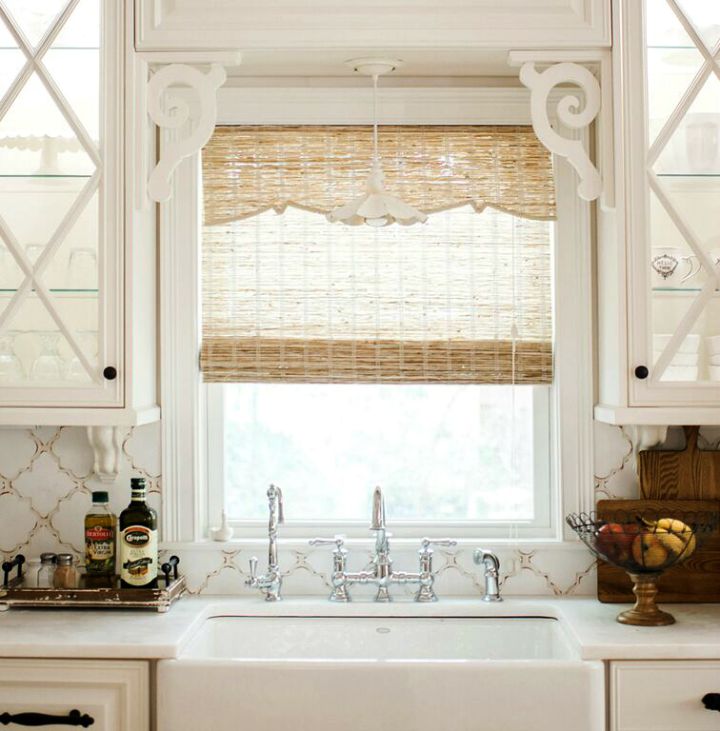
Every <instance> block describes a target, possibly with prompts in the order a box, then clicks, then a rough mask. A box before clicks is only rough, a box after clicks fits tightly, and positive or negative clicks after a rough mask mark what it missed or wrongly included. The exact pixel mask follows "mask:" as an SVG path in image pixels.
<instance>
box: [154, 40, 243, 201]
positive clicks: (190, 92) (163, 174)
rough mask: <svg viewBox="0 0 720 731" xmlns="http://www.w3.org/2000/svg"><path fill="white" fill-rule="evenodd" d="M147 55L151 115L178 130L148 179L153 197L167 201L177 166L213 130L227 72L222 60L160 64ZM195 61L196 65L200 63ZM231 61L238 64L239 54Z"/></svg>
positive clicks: (160, 124)
mask: <svg viewBox="0 0 720 731" xmlns="http://www.w3.org/2000/svg"><path fill="white" fill-rule="evenodd" d="M146 55H147V56H148V58H147V59H146V60H147V62H148V67H149V68H150V74H151V75H150V78H149V80H148V82H147V87H146V99H145V102H146V107H147V113H148V116H149V117H150V119H151V120H152V121H153V122H154V123H155V125H156V126H157V127H158V128H159V129H160V130H173V131H175V134H174V135H172V139H165V140H163V144H162V145H161V152H160V156H159V159H158V161H157V164H156V165H155V167H154V169H153V170H152V172H151V173H150V175H149V177H148V182H147V193H148V196H149V198H150V199H151V200H153V201H157V202H163V201H167V200H169V199H170V196H171V195H172V175H173V172H174V171H175V169H176V168H177V166H178V165H179V164H180V162H182V160H184V159H185V158H186V157H190V156H191V155H194V154H195V153H196V152H198V151H199V150H200V149H201V148H202V147H203V146H204V145H205V144H206V143H207V141H208V140H209V139H210V136H211V135H212V133H213V130H214V129H215V123H216V121H217V92H218V89H219V88H220V87H221V86H222V85H223V84H224V83H225V79H226V78H227V74H226V72H225V68H224V66H223V64H221V63H218V62H212V63H210V65H209V69H208V70H202V69H201V68H198V66H197V65H190V64H189V63H182V62H177V63H175V62H173V63H165V64H163V65H160V66H158V65H157V63H158V61H159V60H160V59H159V58H156V57H154V56H153V55H152V54H146ZM192 60H193V61H195V63H196V64H197V63H199V62H200V60H199V59H198V60H196V59H192ZM203 60H204V59H203ZM230 63H231V64H232V65H236V64H237V63H239V57H238V58H237V59H234V60H231V61H230ZM186 130H187V132H186Z"/></svg>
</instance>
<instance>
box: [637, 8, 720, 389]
mask: <svg viewBox="0 0 720 731" xmlns="http://www.w3.org/2000/svg"><path fill="white" fill-rule="evenodd" d="M719 54H720V3H717V2H708V1H707V0H646V2H645V69H646V81H647V84H646V99H645V107H646V112H647V113H646V119H645V134H646V144H645V150H646V154H645V174H646V188H647V199H646V200H647V206H646V216H647V220H646V232H647V238H648V240H649V249H648V250H646V256H647V257H648V258H647V259H646V261H645V266H646V271H645V276H646V281H648V282H649V287H648V291H649V292H650V297H649V304H648V305H647V311H646V318H645V322H646V323H648V324H649V328H648V330H649V332H647V336H648V340H647V341H646V342H645V343H644V349H645V352H646V354H647V361H648V363H647V365H648V371H649V376H648V378H647V382H646V384H645V386H644V387H645V388H647V389H650V390H652V389H658V388H659V389H660V390H656V391H655V396H657V395H658V394H662V396H660V399H654V400H666V401H669V402H673V401H687V400H688V393H690V391H688V389H687V387H688V386H689V385H692V386H693V389H692V394H693V396H692V398H694V399H695V400H696V401H698V402H702V401H703V399H714V398H716V396H717V391H715V392H713V389H717V388H719V387H720V55H719ZM683 387H684V388H683Z"/></svg>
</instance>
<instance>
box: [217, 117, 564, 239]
mask: <svg viewBox="0 0 720 731" xmlns="http://www.w3.org/2000/svg"><path fill="white" fill-rule="evenodd" d="M379 149H380V155H381V158H382V166H383V170H384V172H385V182H386V188H387V190H388V191H390V192H392V193H393V194H394V195H397V196H399V197H400V198H401V199H402V200H403V201H405V202H406V203H408V204H409V205H411V206H414V207H415V208H418V209H420V210H421V211H423V212H424V213H435V212H437V211H442V210H446V209H448V208H456V207H458V206H462V205H466V204H470V205H472V206H473V207H474V208H475V209H476V210H478V211H482V210H483V209H484V208H485V207H486V206H490V207H492V208H495V209H496V210H499V211H506V212H507V213H512V214H513V215H516V216H523V217H524V218H534V219H538V220H550V219H553V218H554V217H555V186H554V184H553V173H552V163H551V159H550V155H549V153H548V151H547V150H546V149H545V148H544V147H543V146H542V144H541V143H540V141H539V140H538V138H537V137H536V136H535V132H534V131H533V129H532V127H487V126H483V127H467V126H457V127H455V126H454V127H435V126H433V127H425V126H424V127H417V126H407V127H406V126H403V127H382V129H381V130H380V138H379ZM371 157H372V134H371V129H370V127H332V126H312V127H270V126H268V127H265V126H263V127H218V128H216V130H215V133H214V134H213V136H212V138H211V139H210V141H209V142H208V144H207V146H206V147H205V148H204V150H203V187H204V190H205V223H206V224H207V225H214V224H219V223H227V222H228V221H236V220H238V219H240V218H247V217H248V216H254V215H257V214H258V213H261V212H262V211H266V210H268V209H271V208H272V209H274V210H275V211H277V212H282V211H284V210H285V208H286V207H287V206H288V205H293V206H297V207H298V208H304V209H305V210H309V211H315V212H317V213H329V212H330V211H331V210H332V209H333V208H336V207H337V206H340V205H342V204H344V203H347V201H348V200H350V199H351V198H354V197H355V196H357V195H358V194H359V192H360V191H362V190H363V188H364V184H365V178H366V177H367V174H368V169H369V165H370V162H369V161H370V159H371Z"/></svg>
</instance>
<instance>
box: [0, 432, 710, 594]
mask: <svg viewBox="0 0 720 731" xmlns="http://www.w3.org/2000/svg"><path fill="white" fill-rule="evenodd" d="M678 439H680V440H681V439H682V437H681V436H680V435H678V433H677V432H675V433H672V434H671V437H670V440H669V441H678ZM701 444H702V446H703V447H704V448H720V433H718V431H717V430H716V429H715V430H705V431H704V432H703V439H702V443H701ZM122 457H123V459H122V466H121V472H120V475H119V477H118V481H117V483H116V485H117V486H118V489H112V487H111V490H110V499H111V507H112V509H113V510H114V511H115V512H116V513H119V512H120V511H121V510H122V509H123V508H124V507H125V505H126V504H127V500H128V490H127V489H126V486H127V485H128V483H129V479H130V477H133V476H140V477H145V478H146V480H147V483H148V487H149V502H150V503H151V504H152V505H153V506H154V507H155V508H159V507H160V502H161V499H162V476H161V444H160V425H159V424H150V425H147V426H141V427H136V428H133V429H127V430H126V431H125V432H124V433H123V438H122ZM594 472H595V491H596V494H597V496H598V498H620V497H634V496H636V494H637V478H636V476H635V470H634V459H633V454H632V446H631V444H630V441H629V440H628V438H627V437H626V436H625V434H624V433H623V431H622V430H621V429H620V428H619V427H614V426H607V425H605V424H599V423H596V424H595V470H594ZM97 489H104V487H103V486H102V485H101V483H100V482H98V481H97V480H96V478H95V477H94V476H93V454H92V451H91V450H90V447H89V446H88V442H87V438H86V435H85V430H84V429H83V428H80V427H38V428H35V429H23V428H3V429H0V555H2V557H3V559H5V558H7V557H9V556H11V555H14V554H15V553H18V552H22V553H24V554H25V555H26V556H28V557H33V556H37V555H38V554H39V553H40V552H42V551H55V552H58V551H67V552H71V553H75V554H77V555H78V556H80V555H81V554H82V551H83V539H82V518H83V516H84V514H85V513H86V511H87V509H88V507H89V505H90V502H91V498H90V493H91V492H92V491H93V490H97ZM497 548H498V550H497V553H498V555H499V557H500V559H501V564H502V574H503V591H504V593H506V594H508V595H510V594H551V595H566V594H593V593H594V592H595V580H594V575H595V572H594V561H593V560H592V558H591V556H590V555H589V553H588V552H587V551H586V550H585V548H584V547H583V546H582V545H581V544H577V545H573V546H572V547H568V546H567V544H565V545H562V546H558V545H550V546H548V547H546V548H545V547H543V548H538V547H537V546H535V547H533V548H528V547H523V546H522V544H519V545H517V546H514V547H513V546H507V545H506V546H502V547H497ZM177 553H179V554H180V556H181V560H182V566H183V568H184V571H185V574H186V576H187V579H188V585H189V588H190V590H191V592H193V593H200V592H205V593H209V594H228V593H229V594H240V593H247V592H249V591H251V590H249V589H247V588H246V587H245V585H244V581H245V578H246V576H247V560H248V558H249V557H250V555H252V554H254V553H258V554H259V555H261V556H262V552H261V551H260V550H258V547H257V545H254V546H247V545H244V544H243V543H242V542H237V543H235V542H234V543H231V544H213V543H208V544H204V545H199V546H197V547H192V548H184V549H182V550H179V551H177ZM393 556H394V560H395V563H396V565H397V566H398V567H402V568H407V569H408V570H414V569H415V563H416V562H417V557H416V551H415V549H414V548H404V547H401V546H400V544H397V547H396V548H395V550H394V551H393ZM368 557H369V554H368V553H367V552H363V551H362V550H354V551H352V552H351V559H352V560H351V563H350V568H351V569H353V568H360V567H361V566H362V565H363V564H364V563H366V562H367V559H368ZM353 561H354V562H355V563H356V564H357V565H356V566H354V565H353ZM280 563H281V568H282V569H283V572H284V574H285V580H284V586H283V589H284V593H285V594H286V595H288V596H289V595H293V594H298V595H307V594H323V593H325V592H326V591H327V590H328V587H329V581H328V574H329V572H330V568H331V561H330V554H329V552H328V551H326V550H323V549H311V548H309V547H308V549H307V550H305V549H302V550H301V549H300V548H296V549H293V548H292V547H291V548H283V549H282V550H281V556H280ZM263 565H264V558H261V566H263ZM435 566H436V574H437V581H436V590H437V592H438V594H439V595H440V596H442V595H446V596H448V595H462V594H481V593H482V579H481V577H480V575H479V573H478V571H477V567H475V566H473V564H472V551H471V550H469V549H457V550H455V549H449V550H442V551H441V550H438V551H436V561H435ZM371 591H372V589H371V588H370V587H362V588H358V590H357V591H356V595H357V596H362V595H363V594H367V593H369V592H371ZM408 591H409V590H408Z"/></svg>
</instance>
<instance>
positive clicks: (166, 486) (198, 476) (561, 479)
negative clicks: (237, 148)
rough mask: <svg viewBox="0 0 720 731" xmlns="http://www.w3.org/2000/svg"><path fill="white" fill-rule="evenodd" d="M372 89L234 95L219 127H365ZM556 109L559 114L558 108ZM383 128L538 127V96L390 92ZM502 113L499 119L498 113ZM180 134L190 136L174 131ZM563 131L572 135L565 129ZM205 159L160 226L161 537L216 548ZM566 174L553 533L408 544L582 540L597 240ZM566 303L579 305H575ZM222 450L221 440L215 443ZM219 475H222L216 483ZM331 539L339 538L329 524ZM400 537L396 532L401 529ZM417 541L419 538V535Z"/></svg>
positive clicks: (186, 171) (191, 169) (559, 246)
mask: <svg viewBox="0 0 720 731" xmlns="http://www.w3.org/2000/svg"><path fill="white" fill-rule="evenodd" d="M368 100H369V96H368V90H367V89H364V88H356V87H353V88H338V87H336V86H333V87H330V88H317V87H312V86H308V87H292V88H286V87H269V86H264V87H257V86H248V87H229V88H223V89H221V90H220V93H219V120H218V123H219V124H223V123H235V124H318V123H321V124H368V123H370V121H371V120H370V118H369V109H370V106H369V104H368ZM554 106H555V105H552V104H551V105H550V108H554ZM381 109H382V119H381V122H382V123H386V124H388V123H389V124H530V116H529V115H530V104H529V92H528V91H527V90H526V89H523V88H515V87H513V88H478V87H474V88H467V87H458V88H448V87H424V88H417V87H413V88H400V87H398V88H386V89H384V90H383V93H382V97H381ZM498 110H502V115H501V116H499V115H498ZM178 133H180V134H181V133H182V130H178V131H176V133H175V134H178ZM565 134H568V132H567V131H565ZM199 160H200V159H199V156H198V155H195V156H193V157H191V158H188V159H187V160H185V161H184V162H183V163H182V164H181V165H180V166H179V168H178V170H177V172H176V174H175V176H174V181H173V187H174V190H173V194H172V197H171V199H170V201H169V202H168V203H166V204H164V206H163V208H162V211H161V221H160V291H161V295H160V312H161V393H162V408H163V421H162V441H163V450H162V451H163V472H162V474H163V510H162V518H163V521H162V525H163V539H164V541H165V542H166V543H172V544H178V543H188V542H189V543H199V542H207V534H208V527H209V525H211V524H217V523H218V522H219V516H220V510H221V509H222V506H221V505H220V504H219V502H220V501H219V499H218V496H217V495H210V493H209V491H208V479H207V469H206V465H207V467H208V468H210V469H213V470H217V469H218V468H220V465H219V463H218V461H217V455H213V456H212V458H210V455H209V454H208V442H209V441H210V440H209V439H208V437H209V432H210V429H213V428H218V425H217V424H216V425H215V426H214V427H213V426H211V427H210V428H209V429H206V422H207V419H206V414H205V409H206V398H207V388H206V387H205V386H204V384H202V381H201V378H200V373H199V368H198V353H199V346H200V339H201V332H200V330H201V326H200V319H199V313H200V284H199V281H200V271H199V256H198V252H199V246H200V228H201V219H202V202H201V190H200V186H201V176H200V165H199ZM554 163H555V165H556V166H557V170H558V175H557V198H558V221H557V223H556V226H555V229H556V247H555V251H556V254H557V256H556V257H555V259H554V276H555V282H562V286H561V288H560V289H561V291H562V295H563V296H562V301H558V298H557V297H556V302H555V332H556V338H555V387H554V388H553V389H552V399H553V403H552V409H553V419H552V423H553V425H554V428H553V433H552V434H551V435H550V441H551V445H552V449H553V452H554V455H553V456H554V459H552V460H551V463H552V469H551V476H550V479H551V485H553V486H554V488H556V487H557V485H559V486H560V489H552V490H551V494H552V501H551V508H550V509H551V513H552V521H551V523H552V529H549V530H547V531H544V532H540V534H539V535H538V531H537V530H534V533H533V535H532V536H531V535H528V534H527V532H526V531H523V526H521V525H518V528H517V533H516V534H514V535H513V536H510V535H508V528H507V526H506V525H505V526H503V528H502V529H498V530H497V531H494V532H493V530H492V529H490V528H488V527H487V526H483V529H482V531H481V532H479V531H477V530H470V529H469V524H457V525H456V526H455V529H454V530H453V526H452V525H451V524H448V523H443V524H439V525H438V528H437V530H434V529H433V527H432V526H430V525H428V524H423V525H422V526H420V525H416V526H412V525H409V524H407V525H406V526H404V527H403V530H402V531H401V532H400V531H395V533H396V534H399V536H400V539H401V541H402V540H403V538H404V537H406V538H407V541H408V542H413V543H414V542H416V541H417V537H418V536H419V534H420V533H422V534H426V533H429V534H430V535H433V534H434V535H436V536H437V535H439V534H440V533H442V534H443V535H445V534H448V533H449V534H452V537H454V538H456V539H458V540H459V541H460V542H461V543H468V544H469V543H472V544H477V542H478V540H479V538H480V536H481V535H482V537H484V538H487V539H488V540H491V541H493V542H494V543H504V542H512V543H514V544H522V545H533V544H542V545H547V543H560V542H562V541H572V542H575V537H574V535H572V534H571V533H570V531H569V529H567V528H566V527H565V526H564V521H563V518H564V515H565V514H566V513H569V512H574V511H578V510H589V509H590V508H591V506H592V505H593V503H594V496H593V439H592V423H593V422H592V409H593V350H592V347H593V334H592V333H593V326H592V322H593V320H592V302H593V299H592V298H593V287H592V237H591V218H590V204H588V203H586V202H585V201H582V200H580V199H579V197H578V196H577V194H576V190H575V188H576V181H575V174H574V172H573V171H572V170H571V169H570V167H569V165H568V164H567V162H566V161H565V160H563V159H561V158H557V157H556V158H555V160H554ZM567 303H571V305H570V306H567ZM212 441H214V443H215V444H218V443H221V442H219V440H218V439H217V435H215V436H214V438H213V440H212ZM216 477H217V475H216ZM326 528H327V529H326V530H325V531H324V532H328V531H332V530H333V528H332V527H331V526H327V527H326ZM393 528H395V527H394V526H393ZM322 529H323V528H322V526H321V525H314V526H313V527H310V526H295V527H293V528H292V529H291V528H290V526H286V527H285V530H284V535H285V536H286V537H287V538H288V539H289V540H288V542H287V544H286V545H290V544H292V543H293V542H294V541H297V542H298V543H302V544H303V545H304V544H305V542H306V541H305V540H304V539H306V538H308V537H311V536H312V535H314V534H315V533H316V532H317V531H318V530H322ZM264 536H265V529H264V528H262V527H261V526H258V524H257V523H253V524H249V523H248V524H243V525H241V526H238V530H236V535H235V538H236V540H238V541H239V542H249V543H255V542H257V541H260V540H262V539H263V537H264ZM411 536H412V538H411Z"/></svg>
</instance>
